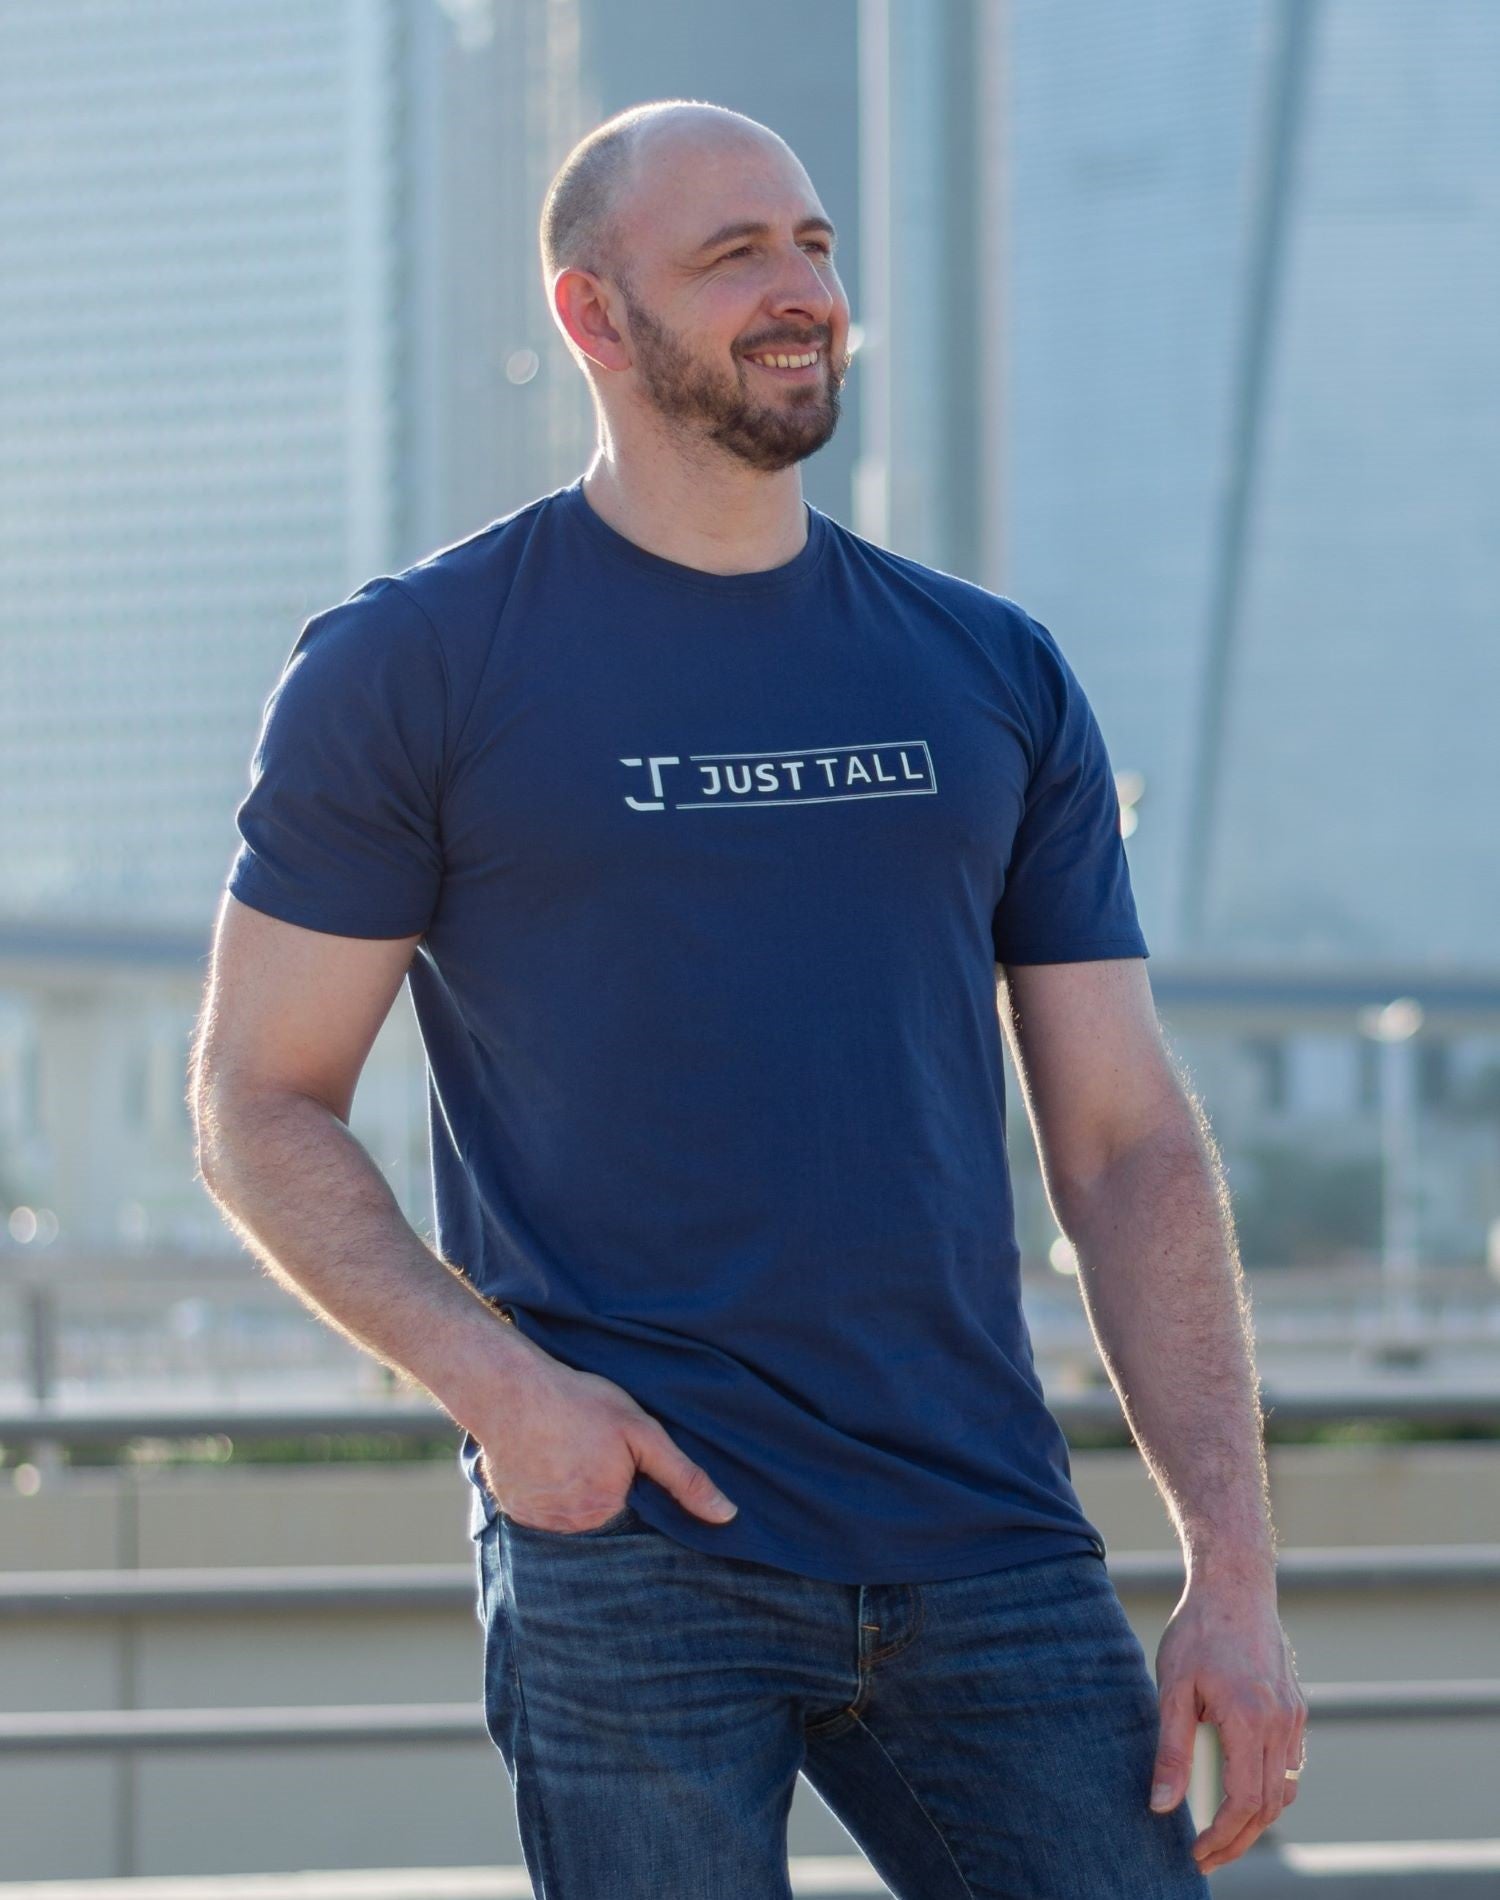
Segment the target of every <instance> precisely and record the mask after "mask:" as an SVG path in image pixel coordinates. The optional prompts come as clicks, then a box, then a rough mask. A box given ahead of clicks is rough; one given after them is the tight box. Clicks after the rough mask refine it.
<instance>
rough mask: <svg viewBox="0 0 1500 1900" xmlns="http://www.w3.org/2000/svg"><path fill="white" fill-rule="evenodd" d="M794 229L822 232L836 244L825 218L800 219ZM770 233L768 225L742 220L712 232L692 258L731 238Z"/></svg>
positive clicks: (762, 235) (836, 236)
mask: <svg viewBox="0 0 1500 1900" xmlns="http://www.w3.org/2000/svg"><path fill="white" fill-rule="evenodd" d="M796 229H797V230H799V231H822V232H824V233H825V234H826V236H827V237H828V238H829V239H830V241H832V242H833V243H835V244H836V243H837V242H838V233H837V232H836V231H835V230H834V228H833V226H832V225H831V224H830V223H829V222H828V220H827V218H817V217H813V218H800V219H799V220H798V222H797V225H796ZM770 231H771V227H770V225H769V224H759V223H757V222H756V221H755V220H754V219H746V218H742V219H741V220H740V221H739V222H738V223H737V224H726V225H722V226H721V227H720V228H719V229H718V230H717V231H715V232H714V234H713V236H712V237H707V238H705V239H704V240H703V242H702V243H701V244H700V245H699V246H698V247H697V249H696V250H695V251H694V252H693V256H694V257H701V256H702V255H703V253H704V252H705V251H712V250H714V249H716V248H717V246H719V245H720V244H727V243H728V242H729V240H730V239H731V238H741V237H768V236H769V235H770Z"/></svg>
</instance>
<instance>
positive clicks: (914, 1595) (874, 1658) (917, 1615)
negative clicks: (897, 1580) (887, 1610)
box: [866, 1583, 924, 1663]
mask: <svg viewBox="0 0 1500 1900" xmlns="http://www.w3.org/2000/svg"><path fill="white" fill-rule="evenodd" d="M906 1595H907V1600H908V1601H909V1602H910V1604H911V1605H912V1610H913V1617H912V1626H911V1628H910V1629H909V1630H908V1631H907V1632H906V1634H905V1635H904V1636H899V1637H897V1639H896V1641H895V1642H894V1643H887V1644H886V1646H885V1648H884V1649H877V1650H876V1651H875V1652H874V1653H873V1654H872V1655H871V1656H869V1657H867V1658H866V1660H867V1661H868V1662H870V1663H878V1662H884V1661H885V1659H886V1657H887V1656H894V1655H896V1653H897V1652H898V1651H899V1650H903V1649H906V1648H907V1647H908V1646H909V1645H910V1644H912V1643H914V1642H915V1641H916V1640H917V1638H918V1637H919V1636H920V1635H921V1634H922V1618H923V1615H924V1611H923V1606H922V1592H921V1591H920V1590H919V1589H918V1588H917V1586H916V1585H915V1584H914V1583H909V1584H907V1586H906Z"/></svg>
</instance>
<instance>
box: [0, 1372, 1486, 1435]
mask: <svg viewBox="0 0 1500 1900" xmlns="http://www.w3.org/2000/svg"><path fill="white" fill-rule="evenodd" d="M1261 1403H1262V1409H1263V1410H1264V1412H1265V1415H1266V1420H1267V1424H1268V1426H1271V1427H1273V1428H1274V1426H1276V1425H1277V1424H1285V1425H1314V1424H1319V1425H1326V1424H1339V1423H1353V1422H1355V1421H1359V1420H1375V1419H1381V1420H1393V1421H1397V1422H1400V1423H1403V1424H1412V1425H1425V1426H1440V1427H1444V1428H1447V1429H1450V1430H1451V1429H1464V1428H1472V1427H1476V1426H1477V1427H1480V1428H1483V1429H1488V1430H1493V1429H1495V1428H1496V1427H1500V1388H1496V1387H1483V1386H1475V1387H1471V1388H1464V1387H1459V1386H1453V1385H1447V1386H1444V1387H1442V1388H1441V1389H1438V1388H1433V1389H1427V1390H1424V1389H1420V1388H1410V1387H1409V1388H1407V1389H1404V1390H1403V1389H1401V1388H1400V1387H1399V1386H1398V1387H1391V1388H1388V1387H1386V1386H1383V1385H1382V1386H1375V1385H1372V1386H1369V1387H1359V1388H1351V1389H1346V1390H1342V1391H1339V1390H1333V1391H1321V1392H1286V1391H1281V1390H1278V1389H1277V1388H1276V1387H1274V1386H1270V1385H1263V1386H1262V1390H1261ZM1047 1405H1048V1410H1049V1411H1050V1412H1051V1413H1052V1416H1053V1417H1054V1418H1055V1419H1056V1420H1057V1422H1058V1423H1059V1425H1061V1427H1062V1429H1063V1431H1064V1432H1065V1433H1067V1434H1069V1435H1070V1436H1071V1435H1072V1434H1073V1433H1075V1432H1096V1431H1099V1430H1101V1429H1102V1430H1110V1431H1116V1432H1119V1433H1121V1434H1125V1435H1127V1436H1128V1432H1127V1427H1126V1423H1125V1417H1124V1413H1123V1412H1122V1411H1121V1409H1120V1402H1119V1399H1118V1397H1117V1395H1116V1393H1115V1391H1114V1389H1113V1387H1111V1386H1108V1385H1105V1386H1102V1387H1100V1388H1099V1389H1098V1390H1096V1391H1091V1392H1079V1393H1059V1394H1057V1395H1056V1396H1050V1395H1049V1397H1048V1401H1047ZM224 1433H229V1434H232V1435H233V1436H235V1437H238V1438H243V1439H245V1440H247V1441H250V1440H257V1439H268V1438H305V1437H314V1436H323V1435H330V1434H331V1435H333V1436H341V1435H348V1434H364V1433H374V1434H385V1435H387V1436H394V1437H396V1438H398V1439H408V1440H411V1439H421V1438H432V1437H440V1436H443V1435H444V1434H452V1435H453V1436H454V1437H455V1438H456V1437H457V1434H458V1427H457V1426H456V1425H455V1423H454V1421H453V1420H452V1419H451V1418H450V1417H449V1415H448V1414H447V1413H446V1412H445V1411H444V1410H443V1409H442V1407H441V1406H439V1405H436V1404H432V1403H428V1402H426V1401H404V1400H403V1401H401V1402H398V1403H391V1404H387V1403H384V1402H380V1403H371V1402H368V1401H366V1402H357V1403H340V1404H335V1405H286V1404H276V1405H274V1406H257V1405H230V1404H225V1405H214V1406H203V1405H192V1406H180V1407H172V1406H160V1407H152V1408H142V1407H138V1406H132V1407H130V1408H128V1409H127V1408H116V1407H111V1406H100V1407H98V1408H93V1407H83V1406H67V1407H62V1406H45V1405H44V1406H25V1407H19V1408H14V1407H13V1408H11V1409H10V1410H0V1444H6V1445H16V1446H24V1445H30V1444H36V1443H47V1444H53V1445H98V1444H119V1443H124V1442H126V1441H128V1440H130V1439H135V1438H167V1439H191V1438H211V1437H214V1436H215V1435H219V1434H224Z"/></svg>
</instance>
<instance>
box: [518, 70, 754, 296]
mask: <svg viewBox="0 0 1500 1900" xmlns="http://www.w3.org/2000/svg"><path fill="white" fill-rule="evenodd" d="M746 143H754V144H758V145H760V146H761V147H762V149H764V147H765V146H766V145H768V144H769V145H774V146H777V147H779V148H780V149H781V151H783V152H784V153H787V154H788V156H790V149H789V147H788V146H787V145H786V142H785V140H783V139H781V138H779V137H778V136H777V134H776V133H774V132H773V131H771V129H770V128H769V127H768V126H764V125H762V124H761V123H760V121H759V120H758V119H752V118H749V117H747V116H746V115H745V114H744V113H743V112H734V111H731V110H730V109H729V107H727V106H716V105H711V104H709V103H708V102H707V101H705V100H702V99H656V100H653V101H651V102H650V103H649V104H647V105H639V106H630V107H629V108H628V109H627V110H626V111H624V112H617V113H616V114H615V116H614V117H613V118H612V119H606V120H605V121H604V123H603V125H599V126H596V127H595V128H594V130H593V131H592V132H590V133H589V134H588V135H587V136H586V137H585V138H582V139H580V140H579V142H578V143H577V145H575V146H574V147H573V149H572V151H571V152H569V154H568V156H567V157H566V158H565V159H564V160H563V162H562V164H561V166H560V167H559V168H558V172H557V176H556V177H555V178H554V179H553V180H552V183H551V185H550V186H549V187H548V189H547V196H546V198H545V200H544V201H543V204H542V217H541V227H540V232H539V237H540V242H541V254H542V278H543V283H544V287H545V289H546V291H547V294H548V298H549V300H550V297H551V293H552V285H553V284H554V283H555V281H556V279H557V274H558V272H559V271H563V270H586V271H588V272H590V273H591V274H592V275H594V276H596V277H605V278H608V279H609V280H610V282H612V283H616V284H623V285H626V286H629V284H630V282H631V276H630V249H631V227H632V225H633V224H634V223H635V221H636V219H637V218H638V217H640V216H641V215H643V214H646V215H649V208H650V199H651V196H652V193H653V190H654V189H660V188H661V187H662V186H663V185H664V184H665V183H668V182H669V181H670V179H671V177H672V174H673V171H674V169H675V168H676V167H678V166H681V165H683V164H685V163H691V162H692V160H693V159H694V158H703V157H707V156H709V155H712V154H722V153H723V152H724V151H725V150H726V149H728V148H732V147H734V146H736V145H740V146H743V145H744V144H746Z"/></svg>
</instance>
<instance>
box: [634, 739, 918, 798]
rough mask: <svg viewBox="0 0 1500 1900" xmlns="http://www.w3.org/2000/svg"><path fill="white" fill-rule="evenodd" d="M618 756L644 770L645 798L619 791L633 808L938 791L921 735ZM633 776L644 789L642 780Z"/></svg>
mask: <svg viewBox="0 0 1500 1900" xmlns="http://www.w3.org/2000/svg"><path fill="white" fill-rule="evenodd" d="M620 763H621V765H624V766H628V767H630V769H631V770H632V772H644V773H646V774H647V775H648V777H649V781H650V796H649V797H645V796H641V797H638V796H636V794H635V793H633V792H627V793H626V794H625V803H626V804H627V805H628V806H629V807H630V809H631V810H632V811H668V810H671V811H733V810H735V809H737V808H743V807H744V806H746V805H826V804H830V803H832V802H834V801H836V800H839V799H845V798H909V797H912V796H913V795H920V794H921V793H924V792H935V791H936V790H937V779H936V777H935V775H934V773H933V769H932V754H931V752H930V751H929V750H928V746H927V741H926V740H925V739H900V740H893V741H892V742H891V743H890V744H888V745H830V746H820V747H816V748H812V749H809V750H807V751H805V752H692V753H689V754H688V755H687V757H685V758H683V757H679V756H678V755H676V754H671V753H656V754H653V755H652V756H651V757H649V758H641V759H621V761H620ZM635 783H636V784H638V785H639V787H640V790H641V792H642V793H644V792H645V790H646V785H645V782H644V781H641V780H636V781H635Z"/></svg>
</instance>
